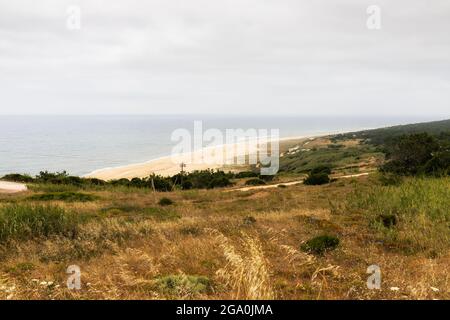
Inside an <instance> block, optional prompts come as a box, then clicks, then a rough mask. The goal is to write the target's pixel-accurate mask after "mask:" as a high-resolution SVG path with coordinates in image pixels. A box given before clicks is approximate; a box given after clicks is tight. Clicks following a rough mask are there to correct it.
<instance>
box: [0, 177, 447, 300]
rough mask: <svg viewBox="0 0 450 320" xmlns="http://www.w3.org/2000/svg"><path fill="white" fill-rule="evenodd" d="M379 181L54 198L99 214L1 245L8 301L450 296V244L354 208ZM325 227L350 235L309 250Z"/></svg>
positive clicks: (1, 279)
mask: <svg viewBox="0 0 450 320" xmlns="http://www.w3.org/2000/svg"><path fill="white" fill-rule="evenodd" d="M373 183H374V182H373V181H371V178H370V177H369V178H367V177H359V178H356V179H353V180H352V179H350V180H348V181H347V180H346V181H339V182H336V183H334V184H330V185H325V186H303V185H298V186H290V187H288V188H283V189H275V190H274V191H273V192H267V191H251V192H245V193H240V192H223V191H222V190H192V191H185V192H181V191H175V192H171V193H165V194H158V193H153V192H151V191H140V192H136V193H134V192H123V191H98V192H95V191H92V193H94V194H96V195H97V196H99V199H98V200H96V201H94V202H86V203H76V202H75V203H63V202H58V203H55V204H56V205H59V206H62V207H64V208H65V209H66V210H70V211H73V212H76V213H78V214H80V215H83V216H86V217H88V219H87V220H86V221H85V222H84V223H82V224H81V225H80V230H79V233H78V234H77V236H76V237H75V238H65V237H61V236H50V237H48V238H41V239H28V240H21V241H19V240H11V241H9V242H7V243H2V244H1V245H0V298H1V299H74V298H75V299H175V298H178V299H237V298H239V299H374V298H377V299H434V298H436V299H449V298H450V292H449V290H450V282H449V280H450V279H449V274H450V267H449V266H450V263H449V262H450V253H449V248H448V247H442V248H440V251H441V252H442V254H440V255H439V256H436V257H430V256H429V255H427V253H426V252H420V251H419V252H415V253H414V254H407V253H405V252H402V251H401V250H394V249H392V248H390V247H388V246H386V245H385V244H384V243H383V242H382V239H380V235H379V234H378V233H377V230H375V229H373V228H372V227H371V226H370V224H369V220H368V219H367V216H365V214H364V213H363V212H361V211H360V210H356V211H347V209H346V208H347V207H346V206H345V205H344V202H345V199H346V197H347V195H348V194H350V193H351V192H352V191H353V190H355V189H358V190H364V189H365V188H371V185H372V184H373ZM32 192H33V191H30V192H29V193H28V194H31V193H32ZM163 196H164V197H169V198H171V199H172V200H174V201H175V204H174V205H172V206H168V207H167V208H164V210H166V211H164V212H166V213H176V214H177V215H171V216H170V217H171V218H169V219H160V218H158V217H155V216H152V215H149V214H147V213H146V211H145V210H146V209H148V208H159V206H158V204H157V203H158V201H159V199H160V198H161V197H163ZM0 201H1V202H0V206H4V205H6V204H7V203H8V202H11V201H16V202H19V203H21V202H24V201H26V200H24V195H15V196H11V195H2V196H0ZM248 217H253V218H254V220H252V219H248ZM246 218H247V219H246ZM323 233H330V234H334V235H337V236H338V237H339V239H340V240H341V242H340V245H339V247H338V248H337V249H336V250H334V251H330V252H327V253H325V254H324V255H323V256H319V255H311V254H307V253H305V252H303V251H301V250H300V246H301V244H302V243H304V242H305V241H307V240H308V239H310V238H311V237H314V236H317V235H320V234H323ZM372 264H377V265H379V266H380V268H381V271H382V288H381V290H369V289H368V288H367V286H366V280H367V277H368V276H369V275H368V274H366V269H367V267H368V266H369V265H372ZM69 265H78V266H80V269H81V284H82V286H81V290H69V289H68V288H67V287H66V281H67V277H68V274H66V269H67V267H68V266H69ZM391 287H398V288H399V290H398V291H394V290H391Z"/></svg>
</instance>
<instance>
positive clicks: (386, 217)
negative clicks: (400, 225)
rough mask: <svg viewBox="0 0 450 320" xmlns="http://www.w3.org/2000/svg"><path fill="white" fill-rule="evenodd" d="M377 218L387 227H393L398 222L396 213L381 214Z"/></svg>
mask: <svg viewBox="0 0 450 320" xmlns="http://www.w3.org/2000/svg"><path fill="white" fill-rule="evenodd" d="M376 220H377V222H379V223H381V224H383V226H384V227H385V228H392V227H394V226H395V225H396V224H397V216H396V215H395V214H380V215H379V216H378V217H377V219H376Z"/></svg>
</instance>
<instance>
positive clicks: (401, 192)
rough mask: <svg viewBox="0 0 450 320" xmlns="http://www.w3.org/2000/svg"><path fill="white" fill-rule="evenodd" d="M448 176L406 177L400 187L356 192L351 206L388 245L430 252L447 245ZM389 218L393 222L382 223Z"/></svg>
mask: <svg viewBox="0 0 450 320" xmlns="http://www.w3.org/2000/svg"><path fill="white" fill-rule="evenodd" d="M449 199H450V178H409V179H406V180H405V181H404V182H403V183H401V184H400V185H399V186H379V187H373V188H371V189H369V190H368V191H367V190H360V191H357V192H355V193H354V194H353V195H352V196H351V197H350V199H349V201H348V205H349V207H350V208H353V209H357V210H362V211H363V212H364V213H365V214H366V215H367V217H368V218H369V220H370V223H371V225H372V226H373V227H374V228H376V229H377V230H378V231H379V232H380V233H381V234H382V235H383V236H384V238H385V241H386V243H387V244H388V245H389V246H394V247H399V248H401V249H402V250H404V251H405V252H407V253H415V252H418V251H422V252H427V253H429V254H431V255H437V254H439V253H443V252H446V250H448V248H449V247H450V232H449V231H450V200H449ZM385 217H392V218H393V220H392V221H395V223H388V224H386V223H385V221H384V220H385V219H384V218H385Z"/></svg>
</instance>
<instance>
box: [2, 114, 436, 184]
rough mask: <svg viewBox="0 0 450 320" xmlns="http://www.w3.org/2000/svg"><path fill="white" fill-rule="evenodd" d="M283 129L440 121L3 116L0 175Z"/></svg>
mask: <svg viewBox="0 0 450 320" xmlns="http://www.w3.org/2000/svg"><path fill="white" fill-rule="evenodd" d="M196 120H199V121H202V123H203V128H204V130H206V129H209V128H217V129H219V130H221V131H222V132H224V134H225V130H226V129H239V128H241V129H245V130H246V129H250V128H255V129H279V130H280V137H290V136H305V135H319V134H325V133H330V132H345V131H355V130H360V129H365V128H378V127H384V126H390V125H397V124H406V123H415V122H421V121H431V120H438V119H432V118H425V117H422V118H417V117H352V116H341V117H336V116H333V117H331V116H323V117H311V116H308V117H301V116H211V115H208V116H206V115H189V116H186V115H183V116H181V115H180V116H174V115H168V116H161V115H158V116H156V115H155V116H151V115H114V116H112V115H109V116H105V115H98V116H46V115H39V116H31V115H30V116H0V176H2V175H4V174H7V173H28V174H32V175H34V174H37V173H39V171H42V170H48V171H62V170H66V171H67V172H68V173H70V174H73V175H83V174H87V173H89V172H92V171H94V170H97V169H102V168H108V167H117V166H124V165H129V164H133V163H141V162H145V161H148V160H152V159H156V158H160V157H163V156H167V155H170V153H171V150H172V148H173V147H174V146H175V144H176V143H177V142H175V141H171V134H172V132H173V131H174V130H176V129H179V128H184V129H187V130H189V131H193V126H194V121H196Z"/></svg>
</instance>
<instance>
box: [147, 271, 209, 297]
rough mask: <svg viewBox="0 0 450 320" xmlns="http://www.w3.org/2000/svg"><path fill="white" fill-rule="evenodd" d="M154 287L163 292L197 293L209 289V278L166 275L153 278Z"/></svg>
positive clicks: (171, 293)
mask: <svg viewBox="0 0 450 320" xmlns="http://www.w3.org/2000/svg"><path fill="white" fill-rule="evenodd" d="M155 287H156V289H157V290H158V291H160V292H161V293H163V294H167V295H172V296H178V295H185V294H188V295H191V296H193V295H198V294H202V293H208V292H210V291H211V287H212V285H211V280H209V278H207V277H204V276H191V275H184V274H180V275H168V276H164V277H161V278H158V279H156V280H155Z"/></svg>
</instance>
